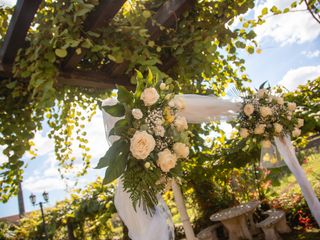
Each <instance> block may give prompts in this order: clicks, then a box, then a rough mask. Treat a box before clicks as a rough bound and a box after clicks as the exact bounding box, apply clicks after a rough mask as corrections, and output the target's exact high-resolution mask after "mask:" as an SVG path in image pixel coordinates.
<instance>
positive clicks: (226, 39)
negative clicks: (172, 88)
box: [0, 0, 253, 201]
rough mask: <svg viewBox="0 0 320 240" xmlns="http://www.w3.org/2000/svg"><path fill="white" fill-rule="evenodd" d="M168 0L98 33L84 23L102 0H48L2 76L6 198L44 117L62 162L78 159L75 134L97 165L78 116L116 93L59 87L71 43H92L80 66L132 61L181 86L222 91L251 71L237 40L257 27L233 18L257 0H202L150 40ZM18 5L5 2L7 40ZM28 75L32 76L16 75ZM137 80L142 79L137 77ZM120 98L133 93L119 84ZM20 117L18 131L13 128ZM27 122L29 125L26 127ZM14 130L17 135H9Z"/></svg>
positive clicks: (0, 11) (143, 4)
mask: <svg viewBox="0 0 320 240" xmlns="http://www.w3.org/2000/svg"><path fill="white" fill-rule="evenodd" d="M163 2H164V1H163V0H162V1H157V2H154V1H130V3H129V2H127V3H125V5H124V7H123V8H122V9H121V11H120V12H119V13H118V14H117V15H116V17H115V18H114V19H113V20H112V21H111V23H110V24H108V25H106V26H104V27H102V28H100V29H98V30H95V31H94V32H93V31H89V32H85V31H84V26H83V22H84V20H85V19H86V17H87V15H88V14H89V13H90V12H91V11H92V10H93V9H94V7H95V6H96V5H97V4H98V3H99V1H97V0H85V1H71V2H64V1H43V2H42V4H41V6H40V9H39V11H38V12H37V14H36V16H35V19H34V21H33V22H32V27H31V28H30V30H29V32H28V36H27V41H28V47H27V48H25V49H21V50H20V51H19V54H18V56H17V57H16V61H15V64H14V66H13V71H14V78H13V79H8V81H1V86H0V87H1V90H2V92H1V107H3V108H6V109H7V110H6V113H5V114H3V115H2V116H1V125H2V126H3V127H2V128H1V134H2V135H3V137H4V139H6V141H3V142H2V143H1V144H3V145H5V144H7V146H8V147H5V148H6V150H5V152H4V154H5V155H6V156H7V157H8V158H9V162H8V163H6V164H3V165H2V166H1V174H2V180H1V183H0V189H1V191H0V192H1V194H0V200H1V201H6V200H7V199H8V198H9V197H10V196H11V195H12V194H15V193H16V190H17V188H16V186H17V184H18V182H19V181H21V180H22V177H21V176H22V171H23V170H22V165H24V163H23V162H21V160H20V159H21V157H22V155H23V154H24V153H25V152H26V151H29V150H31V151H32V153H33V154H35V152H34V150H32V149H31V148H32V142H31V140H32V138H33V136H34V134H35V132H36V131H38V130H41V129H42V126H41V125H42V123H43V121H44V120H45V121H47V122H48V125H49V126H50V128H51V132H50V134H49V137H51V138H53V139H54V141H55V152H56V158H57V160H58V161H59V165H60V167H61V168H70V167H71V166H72V163H73V161H74V160H75V158H74V157H73V156H72V143H73V142H74V140H78V141H79V148H80V149H81V150H82V151H83V160H84V162H85V168H84V169H83V171H82V172H81V173H79V174H83V173H85V172H86V169H87V167H89V163H90V158H91V156H90V154H89V149H88V148H87V147H86V143H87V141H88V140H87V139H86V138H85V134H86V133H85V128H84V124H79V123H78V122H79V119H83V118H86V117H85V115H86V116H88V117H87V118H86V120H88V121H90V119H91V117H92V116H93V114H94V113H95V111H96V102H97V101H98V100H99V99H102V98H105V97H107V96H109V95H110V92H107V93H101V91H92V90H87V89H82V88H67V87H63V88H59V89H58V88H56V86H57V84H56V83H57V82H56V81H57V78H56V76H57V75H58V72H59V67H60V66H61V64H62V61H63V60H64V58H65V57H66V53H67V52H68V50H70V49H71V48H75V49H76V52H77V53H78V54H79V53H81V52H82V49H86V53H85V55H84V61H81V62H80V63H79V66H78V69H80V70H91V71H95V70H100V69H103V68H104V66H105V65H106V64H107V63H108V61H113V62H116V63H121V62H124V61H126V62H127V63H128V69H127V73H131V72H132V71H133V69H138V70H140V71H141V72H143V73H144V72H148V71H149V70H150V72H152V73H153V74H154V75H155V76H158V78H159V80H160V79H163V78H168V79H171V80H173V79H174V80H175V81H179V83H180V86H179V90H180V91H181V92H189V93H191V92H193V93H201V94H209V93H213V94H216V95H221V94H224V90H225V89H226V87H227V86H228V84H229V83H235V84H236V85H237V86H238V87H239V88H241V86H242V82H243V80H247V78H246V77H245V74H242V73H243V72H244V71H245V67H244V61H243V60H242V59H239V58H238V57H237V54H236V47H235V46H234V42H242V45H241V47H244V46H245V45H246V44H245V45H243V44H244V42H246V40H247V39H251V38H252V37H253V34H252V33H249V35H247V33H246V31H245V30H243V31H242V30H241V31H239V30H230V29H229V28H228V25H227V24H226V23H230V24H231V22H232V19H233V18H234V17H236V16H238V15H239V14H242V13H245V12H246V11H247V10H248V8H252V7H253V1H252V0H246V1H244V2H241V3H240V2H237V1H234V2H231V3H230V2H229V1H220V2H212V1H207V0H206V1H200V2H199V1H197V2H196V3H195V7H194V8H192V10H191V11H190V12H187V13H185V14H184V15H183V16H182V17H181V19H179V21H178V22H177V24H176V26H175V27H174V28H173V29H171V28H170V29H169V28H165V27H164V26H159V27H160V29H161V31H162V32H163V37H161V38H160V40H159V41H156V42H155V41H152V40H150V38H149V37H150V35H149V33H148V31H147V30H146V28H145V24H146V22H147V21H148V20H149V19H150V18H152V17H153V16H154V14H155V12H156V11H157V9H158V8H159V7H160V6H161V5H162V4H163ZM12 12H13V11H12V9H11V8H4V7H0V19H1V22H2V25H1V27H0V36H1V38H0V39H1V40H0V44H1V43H2V39H3V36H4V34H5V31H6V27H7V26H8V20H9V18H10V16H11V14H12ZM141 13H142V14H141ZM225 50H227V53H225V52H226V51H225ZM168 56H171V58H172V59H176V64H174V65H172V68H171V69H170V70H169V71H167V72H166V73H164V72H162V71H160V70H159V68H158V66H157V64H160V65H161V64H162V60H161V59H162V58H163V57H164V58H167V57H168ZM166 61H167V60H166ZM148 69H149V70H148ZM240 75H241V76H240ZM20 78H23V79H28V81H26V82H24V81H16V80H15V79H20ZM131 81H132V82H135V77H133V78H132V79H131ZM138 89H139V87H138ZM176 90H178V89H176ZM119 98H120V99H121V100H123V101H126V102H129V101H130V95H126V93H125V92H122V91H119ZM79 107H80V108H81V111H79ZM13 108H15V109H20V112H19V113H17V111H16V110H14V109H13ZM88 110H89V111H88ZM84 112H87V113H86V114H84ZM16 114H18V115H16ZM118 114H120V113H118ZM16 116H17V117H16ZM47 116H48V117H47ZM12 119H14V124H15V125H16V126H17V129H16V130H14V129H13V128H11V127H9V125H10V124H11V123H12ZM5 126H8V127H5ZM19 129H24V130H23V133H21V132H20V131H19ZM74 135H76V136H77V137H76V139H75V137H74ZM13 136H14V139H15V141H9V139H12V137H13ZM10 144H11V145H10ZM30 145H31V146H30ZM12 151H13V152H14V154H11V153H12Z"/></svg>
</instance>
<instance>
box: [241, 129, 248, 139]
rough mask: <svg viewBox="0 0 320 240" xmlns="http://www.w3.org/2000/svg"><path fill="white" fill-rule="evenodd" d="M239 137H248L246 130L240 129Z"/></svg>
mask: <svg viewBox="0 0 320 240" xmlns="http://www.w3.org/2000/svg"><path fill="white" fill-rule="evenodd" d="M240 136H241V137H243V138H246V137H248V136H249V130H248V129H246V128H241V129H240Z"/></svg>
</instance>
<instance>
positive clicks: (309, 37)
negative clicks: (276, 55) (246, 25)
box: [255, 0, 320, 46]
mask: <svg viewBox="0 0 320 240" xmlns="http://www.w3.org/2000/svg"><path fill="white" fill-rule="evenodd" d="M291 3H292V0H266V1H264V2H263V3H262V4H259V5H258V6H257V7H256V8H255V17H257V16H258V15H260V13H261V10H262V9H263V8H264V7H268V8H269V9H270V8H271V7H272V6H274V5H275V6H277V7H278V8H279V9H284V8H285V7H288V6H290V4H291ZM305 9H306V6H305V4H304V3H303V4H302V5H299V6H298V7H297V8H296V9H295V10H298V11H297V12H289V13H287V14H280V15H276V16H268V17H266V22H265V23H264V24H262V25H260V26H258V27H257V28H256V29H255V31H256V33H257V40H258V41H262V40H263V39H265V38H268V37H270V38H272V39H273V40H275V41H276V42H277V43H280V44H281V45H282V46H283V45H286V44H291V43H306V42H311V41H313V40H315V39H316V38H317V37H319V36H320V28H319V23H317V22H316V21H315V20H314V19H313V18H312V16H311V15H310V13H309V12H308V11H301V10H305Z"/></svg>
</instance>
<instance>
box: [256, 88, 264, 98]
mask: <svg viewBox="0 0 320 240" xmlns="http://www.w3.org/2000/svg"><path fill="white" fill-rule="evenodd" d="M265 93H266V90H265V89H259V91H258V93H257V94H258V97H259V98H263V97H264V95H265Z"/></svg>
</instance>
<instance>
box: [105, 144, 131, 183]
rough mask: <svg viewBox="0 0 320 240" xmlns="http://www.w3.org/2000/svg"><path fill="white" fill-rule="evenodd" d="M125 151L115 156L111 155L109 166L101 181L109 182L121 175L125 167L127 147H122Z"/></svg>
mask: <svg viewBox="0 0 320 240" xmlns="http://www.w3.org/2000/svg"><path fill="white" fill-rule="evenodd" d="M124 150H125V151H123V152H121V153H120V154H118V155H117V156H116V157H113V158H112V159H111V161H110V163H109V166H108V168H107V170H106V173H105V177H104V179H103V183H105V184H107V183H111V182H112V181H114V180H115V179H117V178H118V177H120V176H121V175H122V173H123V172H124V170H125V169H126V165H127V161H128V154H129V148H126V149H124Z"/></svg>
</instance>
